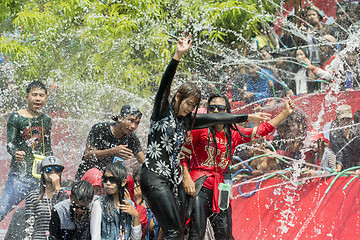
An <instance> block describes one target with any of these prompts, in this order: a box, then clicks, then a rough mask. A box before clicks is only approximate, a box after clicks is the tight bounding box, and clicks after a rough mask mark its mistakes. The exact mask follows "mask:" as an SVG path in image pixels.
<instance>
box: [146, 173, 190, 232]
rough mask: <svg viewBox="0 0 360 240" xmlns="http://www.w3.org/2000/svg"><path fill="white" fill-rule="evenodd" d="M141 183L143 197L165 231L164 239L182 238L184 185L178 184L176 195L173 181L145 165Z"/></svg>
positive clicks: (184, 201) (184, 205)
mask: <svg viewBox="0 0 360 240" xmlns="http://www.w3.org/2000/svg"><path fill="white" fill-rule="evenodd" d="M140 183H141V191H142V194H143V197H144V198H145V200H146V202H147V203H148V205H149V207H150V209H151V211H152V212H153V213H154V215H155V217H156V220H157V221H158V222H159V225H160V227H161V228H162V229H163V231H164V239H181V238H182V237H183V230H184V218H185V207H186V200H185V199H186V198H185V191H184V187H183V185H182V184H180V185H179V186H178V196H177V197H175V195H174V193H173V192H172V186H171V183H170V182H169V181H168V180H167V179H164V178H162V177H161V176H159V175H157V174H156V173H154V172H151V171H149V170H148V169H147V168H145V167H144V168H143V169H142V171H141V175H140Z"/></svg>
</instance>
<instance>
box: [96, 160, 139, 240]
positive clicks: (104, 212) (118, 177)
mask: <svg viewBox="0 0 360 240" xmlns="http://www.w3.org/2000/svg"><path fill="white" fill-rule="evenodd" d="M126 176H127V172H126V168H125V167H124V166H123V165H122V163H120V162H114V163H111V164H110V165H108V166H107V167H106V168H105V170H104V174H103V179H102V180H103V185H104V195H103V196H101V197H100V198H98V199H96V200H95V201H94V203H93V206H92V210H91V220H90V231H91V239H92V240H97V239H109V240H117V239H126V240H128V239H131V240H140V239H141V236H142V232H141V224H140V218H139V213H138V211H137V210H136V209H135V205H134V203H133V201H131V200H130V199H125V194H126V191H127V190H126Z"/></svg>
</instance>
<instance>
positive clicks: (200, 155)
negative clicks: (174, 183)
mask: <svg viewBox="0 0 360 240" xmlns="http://www.w3.org/2000/svg"><path fill="white" fill-rule="evenodd" d="M293 110H294V104H293V102H292V100H290V99H289V98H288V99H287V100H286V101H285V103H284V110H283V111H282V112H281V113H280V114H279V115H277V116H276V117H275V118H273V119H271V120H269V121H268V122H264V123H261V124H260V125H259V126H258V127H255V128H241V127H240V128H237V126H236V125H235V124H231V123H228V124H216V125H214V126H213V127H209V128H205V129H198V130H192V131H191V132H190V133H189V137H188V141H187V142H186V143H185V144H184V146H183V148H182V151H181V154H180V161H181V164H182V166H183V173H184V186H185V192H186V193H187V194H188V195H190V196H192V199H191V200H190V203H189V210H188V212H187V217H190V222H189V224H190V225H189V226H190V233H189V238H190V239H203V238H204V235H205V227H206V219H207V217H210V222H211V225H212V227H213V230H214V234H215V239H232V231H231V209H230V208H229V207H226V204H225V208H224V207H222V206H221V205H222V203H221V202H222V201H223V199H222V196H221V194H219V193H220V192H221V184H224V180H225V175H226V174H225V173H226V172H227V170H228V168H229V165H230V163H231V159H232V156H233V152H234V150H235V148H236V147H237V146H238V145H239V144H242V143H246V142H250V141H252V140H253V139H256V138H259V137H262V136H265V135H268V134H269V133H271V132H272V131H273V130H274V129H275V127H276V126H278V125H279V123H280V122H281V121H283V120H284V119H285V118H286V117H287V116H289V115H290V114H291V113H292V111H293ZM207 112H208V113H209V115H212V114H219V113H230V112H231V109H230V103H229V101H228V99H227V98H226V97H223V96H220V95H213V96H211V97H210V98H209V99H208V106H207Z"/></svg>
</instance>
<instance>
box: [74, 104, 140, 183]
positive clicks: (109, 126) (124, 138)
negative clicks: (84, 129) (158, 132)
mask: <svg viewBox="0 0 360 240" xmlns="http://www.w3.org/2000/svg"><path fill="white" fill-rule="evenodd" d="M141 117H142V113H141V112H140V110H139V109H138V108H137V107H135V106H133V105H124V106H123V107H122V108H121V111H120V115H119V116H115V117H113V120H114V121H115V123H109V122H106V123H97V124H95V125H94V126H93V127H92V128H91V131H90V133H89V136H88V138H87V143H86V148H85V152H84V155H83V158H82V161H83V162H82V163H81V164H80V165H79V167H78V170H77V172H76V176H75V179H81V177H82V176H83V175H84V173H85V172H86V171H87V170H89V169H90V168H93V167H96V168H98V169H99V170H101V171H102V170H104V168H105V167H106V166H107V165H108V164H110V163H112V162H113V161H114V157H119V158H121V159H123V160H125V161H127V160H130V159H131V158H132V156H133V155H134V156H135V157H136V159H137V160H138V161H139V162H141V163H142V162H143V161H144V159H145V155H144V153H143V152H142V149H141V144H140V141H139V139H138V137H137V136H136V134H135V133H134V132H135V130H136V129H137V128H138V126H139V124H140V120H141Z"/></svg>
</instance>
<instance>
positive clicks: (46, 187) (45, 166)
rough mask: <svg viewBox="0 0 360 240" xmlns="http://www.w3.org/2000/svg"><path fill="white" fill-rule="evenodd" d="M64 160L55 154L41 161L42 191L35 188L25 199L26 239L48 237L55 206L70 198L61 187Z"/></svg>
mask: <svg viewBox="0 0 360 240" xmlns="http://www.w3.org/2000/svg"><path fill="white" fill-rule="evenodd" d="M63 170H64V165H63V163H62V161H61V160H60V159H59V158H57V157H54V156H48V157H45V158H44V159H43V160H42V162H41V185H40V192H39V191H38V190H34V191H32V192H30V193H29V195H28V196H27V197H26V199H25V219H26V229H25V232H26V235H27V236H26V239H47V237H48V235H49V222H50V217H51V210H52V208H53V206H54V205H55V204H57V203H59V202H61V201H63V200H65V199H68V198H69V195H68V193H67V192H66V191H65V190H64V189H63V188H62V187H61V173H62V171H63Z"/></svg>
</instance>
